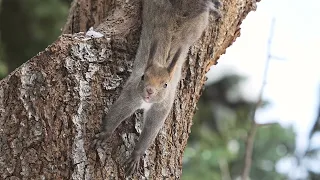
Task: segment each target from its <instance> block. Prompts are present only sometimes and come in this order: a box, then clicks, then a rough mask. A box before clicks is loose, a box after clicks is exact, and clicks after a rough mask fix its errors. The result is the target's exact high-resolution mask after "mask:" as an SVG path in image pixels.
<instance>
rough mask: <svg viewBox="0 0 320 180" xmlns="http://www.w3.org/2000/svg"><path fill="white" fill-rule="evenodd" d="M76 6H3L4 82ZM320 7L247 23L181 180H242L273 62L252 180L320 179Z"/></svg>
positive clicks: (314, 1)
mask: <svg viewBox="0 0 320 180" xmlns="http://www.w3.org/2000/svg"><path fill="white" fill-rule="evenodd" d="M70 3H71V0H46V1H43V0H28V1H26V0H0V79H2V78H4V77H5V76H6V75H7V74H8V73H10V72H11V71H13V70H14V69H15V68H17V67H18V66H20V65H21V64H22V63H24V62H25V61H26V60H28V59H30V58H31V57H32V56H34V55H36V54H37V53H38V52H40V51H42V50H44V49H45V48H46V47H47V46H48V45H49V44H51V43H52V42H53V41H54V40H55V39H56V38H57V37H58V36H59V35H60V34H61V28H62V27H63V25H64V23H65V20H66V17H67V14H68V9H69V6H70ZM319 7H320V2H319V1H318V0H305V1H303V2H302V1H298V0H281V1H277V0H268V1H267V0H262V1H261V2H260V3H258V9H257V11H256V12H251V13H250V14H249V16H248V17H247V18H246V19H245V20H244V22H243V24H242V26H241V28H242V30H241V37H240V38H238V39H237V41H236V42H235V43H234V44H233V45H232V46H231V47H229V48H228V49H227V53H226V54H225V55H223V56H222V57H221V58H220V60H219V64H218V65H217V66H214V67H212V68H211V71H210V72H209V73H208V77H209V80H208V82H207V84H206V88H205V91H204V92H203V95H202V96H201V98H200V101H199V103H198V106H197V107H198V110H197V113H196V115H195V117H194V125H193V127H192V133H191V135H190V138H189V141H188V146H187V148H186V150H185V154H184V158H183V178H182V179H184V180H193V179H199V178H200V179H203V180H207V179H208V180H219V179H222V180H237V179H240V176H241V173H242V170H243V166H244V154H245V150H246V148H245V141H246V139H247V135H248V132H249V130H250V126H251V119H252V118H251V117H250V113H251V112H252V110H253V107H254V106H255V104H256V102H257V99H258V94H259V92H260V89H261V87H262V84H263V80H264V76H263V72H264V69H265V64H266V61H267V60H269V63H270V65H269V68H268V76H267V77H266V86H265V88H264V94H263V103H262V104H263V106H262V107H261V108H260V109H259V110H258V111H257V114H256V116H255V120H256V122H257V123H259V124H261V126H259V127H258V129H257V133H256V135H255V142H254V146H253V155H252V167H251V172H250V178H251V179H252V180H253V179H254V180H256V179H257V180H282V179H290V180H305V179H306V180H308V179H309V180H319V179H320V54H319V53H318V52H317V51H318V50H319V48H320V33H319V32H320V23H319V22H320V21H319V19H320V11H319ZM272 20H274V25H273V26H272Z"/></svg>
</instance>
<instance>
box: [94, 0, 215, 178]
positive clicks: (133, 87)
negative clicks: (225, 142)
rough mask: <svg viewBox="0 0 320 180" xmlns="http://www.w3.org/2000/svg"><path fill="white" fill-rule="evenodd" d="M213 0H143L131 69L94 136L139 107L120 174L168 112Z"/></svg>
mask: <svg viewBox="0 0 320 180" xmlns="http://www.w3.org/2000/svg"><path fill="white" fill-rule="evenodd" d="M220 5H221V4H220V1H219V0H212V1H210V0H197V1H195V0H144V1H143V13H142V31H141V36H140V42H139V48H138V50H137V54H136V57H135V62H134V66H133V71H132V74H131V76H130V77H129V79H128V81H127V82H126V84H125V86H124V88H123V90H122V92H121V95H120V96H119V98H118V99H117V100H116V102H115V103H114V104H113V105H112V106H111V108H110V109H109V111H108V113H107V114H106V116H104V118H103V120H102V128H101V132H100V133H98V134H97V135H96V136H95V142H94V143H95V144H96V146H101V145H102V144H104V142H105V141H106V140H107V139H108V138H109V137H110V136H111V134H112V133H113V132H114V130H115V129H116V128H117V127H118V126H119V125H120V123H121V122H122V121H123V120H124V119H126V118H127V117H129V116H131V115H132V114H133V113H134V112H135V111H136V110H138V109H144V115H143V116H144V121H143V122H144V124H143V130H142V133H141V135H140V137H139V141H138V142H137V143H136V145H135V148H134V150H133V152H132V154H131V156H130V157H129V159H128V160H127V161H126V168H125V173H126V176H129V175H131V174H132V173H133V172H134V171H136V169H137V168H138V167H139V162H140V157H141V156H142V155H143V154H144V152H145V151H146V150H147V148H148V147H149V146H150V145H151V143H152V142H153V141H154V139H155V138H156V136H157V134H158V132H159V130H160V128H161V127H162V126H163V124H164V121H165V119H166V117H167V116H168V114H169V112H170V110H171V107H172V104H173V101H174V98H175V91H176V87H177V85H178V82H179V81H180V76H181V69H182V65H183V63H184V61H185V59H186V56H187V53H188V51H189V48H190V46H191V45H193V43H194V42H195V41H196V40H198V39H199V38H200V36H201V35H202V33H203V31H204V29H205V28H206V27H207V25H208V21H209V11H212V12H214V14H215V15H216V17H219V16H220V13H219V10H218V8H219V7H220Z"/></svg>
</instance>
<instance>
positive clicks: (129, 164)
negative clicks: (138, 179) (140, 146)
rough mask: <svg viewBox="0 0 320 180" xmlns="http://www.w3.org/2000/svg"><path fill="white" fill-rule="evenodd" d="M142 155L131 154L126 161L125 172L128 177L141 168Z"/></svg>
mask: <svg viewBox="0 0 320 180" xmlns="http://www.w3.org/2000/svg"><path fill="white" fill-rule="evenodd" d="M139 164H140V156H133V155H131V156H130V157H129V159H128V160H127V161H126V162H125V166H126V167H125V174H126V177H128V176H130V175H132V174H133V173H134V172H136V171H137V170H138V168H139Z"/></svg>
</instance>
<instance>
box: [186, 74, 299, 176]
mask: <svg viewBox="0 0 320 180" xmlns="http://www.w3.org/2000/svg"><path fill="white" fill-rule="evenodd" d="M243 79H244V78H242V77H238V76H234V75H230V76H226V77H224V78H223V79H221V80H220V81H218V82H216V83H214V84H212V85H209V86H208V87H207V88H206V90H205V91H204V92H203V96H202V97H201V98H200V101H199V102H198V108H199V110H198V112H197V113H196V115H195V119H194V125H193V127H192V131H191V134H190V138H189V141H188V146H187V148H186V151H185V154H184V159H183V161H184V164H183V177H182V179H184V180H189V179H190V180H193V179H197V178H201V179H202V180H206V179H208V180H209V179H210V180H216V179H217V180H219V179H223V180H225V179H226V180H228V179H235V178H237V177H239V176H240V175H241V173H242V169H243V166H244V154H245V140H246V137H247V132H248V129H249V128H250V124H251V122H250V117H249V114H250V110H251V109H252V107H253V105H254V104H253V103H252V102H248V101H245V100H243V99H242V98H238V100H231V98H230V97H228V94H229V92H231V91H232V92H234V89H235V88H237V87H238V83H239V82H241V81H242V80H243ZM294 137H295V136H294V133H293V130H292V129H285V128H282V127H281V126H280V125H278V124H274V125H267V126H262V127H259V128H258V130H257V134H256V137H255V143H254V149H253V157H252V168H251V173H250V177H251V179H259V180H269V179H275V180H276V179H285V176H283V175H281V174H279V173H277V172H276V170H275V164H276V163H277V161H278V160H279V159H280V158H281V157H284V156H286V155H288V154H292V153H293V151H294V147H295V146H294V143H295V141H294Z"/></svg>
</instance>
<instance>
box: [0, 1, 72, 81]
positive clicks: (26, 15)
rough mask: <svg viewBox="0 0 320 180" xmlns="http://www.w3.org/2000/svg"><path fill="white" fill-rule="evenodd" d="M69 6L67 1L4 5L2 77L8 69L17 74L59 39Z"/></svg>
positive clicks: (0, 25)
mask: <svg viewBox="0 0 320 180" xmlns="http://www.w3.org/2000/svg"><path fill="white" fill-rule="evenodd" d="M68 6H69V3H68V2H67V1H66V0H46V1H43V0H28V1H25V0H13V1H12V0H3V1H2V4H1V8H2V9H1V11H0V32H1V39H0V41H1V42H0V44H2V46H0V52H1V57H0V73H1V74H0V75H3V74H4V73H6V69H7V70H8V71H12V70H14V69H15V68H16V67H18V66H20V65H21V64H22V63H23V62H25V61H27V60H28V59H30V58H31V57H32V56H34V55H36V54H37V53H38V52H40V51H42V50H44V48H45V47H47V46H48V45H49V44H51V43H52V42H53V41H54V40H55V39H56V38H57V37H58V36H59V35H60V33H61V30H60V29H61V28H62V27H63V25H64V22H65V20H66V17H67V13H68ZM5 65H7V67H4V66H5Z"/></svg>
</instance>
